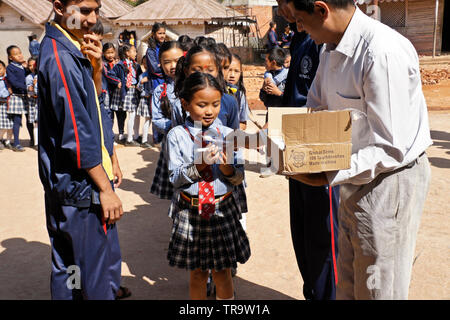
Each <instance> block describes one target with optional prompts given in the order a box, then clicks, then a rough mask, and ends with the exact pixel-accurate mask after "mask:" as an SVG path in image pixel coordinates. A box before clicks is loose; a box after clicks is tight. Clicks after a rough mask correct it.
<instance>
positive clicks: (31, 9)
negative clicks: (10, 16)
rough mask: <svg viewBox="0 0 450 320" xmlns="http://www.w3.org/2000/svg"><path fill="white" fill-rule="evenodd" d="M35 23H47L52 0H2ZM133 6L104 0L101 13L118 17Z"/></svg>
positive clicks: (103, 15) (119, 0) (51, 8)
mask: <svg viewBox="0 0 450 320" xmlns="http://www.w3.org/2000/svg"><path fill="white" fill-rule="evenodd" d="M2 2H4V3H5V4H7V5H9V6H10V7H12V8H13V9H14V10H16V11H17V12H19V13H20V14H21V15H23V16H24V17H26V18H28V19H29V20H31V21H32V22H33V23H35V24H43V23H45V22H46V21H47V20H48V18H49V17H50V14H51V13H52V10H53V5H52V0H2ZM132 8H133V7H132V6H130V5H129V4H127V3H125V2H123V1H121V0H102V7H101V9H100V15H101V16H102V17H104V18H107V19H116V18H118V17H120V16H122V15H124V14H127V13H128V12H130V11H131V9H132Z"/></svg>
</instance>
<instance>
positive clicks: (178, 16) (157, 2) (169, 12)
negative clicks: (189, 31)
mask: <svg viewBox="0 0 450 320" xmlns="http://www.w3.org/2000/svg"><path fill="white" fill-rule="evenodd" d="M233 12H234V11H233V10H232V9H229V8H227V7H225V6H224V5H222V4H220V3H218V2H216V1H215V0H189V1H180V0H163V1H162V0H149V1H147V2H144V3H143V4H141V5H139V6H137V7H136V8H134V9H133V10H132V11H131V12H130V13H128V14H126V15H124V16H122V17H120V18H119V19H117V20H116V21H117V23H119V24H120V25H127V24H131V23H134V24H140V23H142V24H147V23H148V24H153V23H154V22H162V21H165V22H166V23H167V24H178V22H183V23H186V22H188V21H189V22H191V23H193V24H198V23H203V22H204V21H211V19H212V18H219V17H220V18H222V17H231V16H233V14H234V13H233ZM236 15H241V14H239V13H236Z"/></svg>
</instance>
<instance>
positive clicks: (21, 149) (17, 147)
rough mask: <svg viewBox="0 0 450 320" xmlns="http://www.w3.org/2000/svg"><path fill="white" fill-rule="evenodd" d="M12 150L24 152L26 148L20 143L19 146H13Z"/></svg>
mask: <svg viewBox="0 0 450 320" xmlns="http://www.w3.org/2000/svg"><path fill="white" fill-rule="evenodd" d="M12 151H14V152H24V151H25V149H24V147H22V146H21V145H20V144H18V145H17V146H13V147H12Z"/></svg>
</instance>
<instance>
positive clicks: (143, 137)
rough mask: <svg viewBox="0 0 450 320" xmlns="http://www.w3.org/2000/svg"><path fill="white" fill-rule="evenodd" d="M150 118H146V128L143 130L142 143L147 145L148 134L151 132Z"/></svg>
mask: <svg viewBox="0 0 450 320" xmlns="http://www.w3.org/2000/svg"><path fill="white" fill-rule="evenodd" d="M150 123H151V120H150V118H145V122H144V128H143V129H142V143H146V142H147V141H148V132H149V131H150Z"/></svg>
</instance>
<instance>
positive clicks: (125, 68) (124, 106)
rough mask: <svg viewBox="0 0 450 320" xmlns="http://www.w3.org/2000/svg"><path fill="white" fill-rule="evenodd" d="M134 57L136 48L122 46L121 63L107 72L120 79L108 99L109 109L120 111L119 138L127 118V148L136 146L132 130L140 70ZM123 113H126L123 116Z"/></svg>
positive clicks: (133, 127)
mask: <svg viewBox="0 0 450 320" xmlns="http://www.w3.org/2000/svg"><path fill="white" fill-rule="evenodd" d="M136 55H137V53H136V48H135V47H134V46H130V45H127V44H124V45H123V46H122V47H120V49H119V56H120V58H121V61H120V62H119V63H117V64H116V65H115V66H114V68H113V69H112V70H111V71H110V72H108V75H111V76H112V77H115V78H117V79H120V84H119V85H118V86H117V88H116V90H114V92H113V94H112V96H111V97H110V109H111V110H113V111H117V112H118V111H122V113H121V114H120V115H119V114H118V125H119V137H120V134H123V129H124V125H125V117H128V122H127V141H126V143H125V145H128V146H136V145H137V143H136V142H135V141H134V140H133V134H135V133H136V131H138V130H136V131H135V130H134V129H135V126H137V124H136V123H135V120H136V109H137V107H138V104H139V92H138V91H137V89H136V87H137V85H138V79H139V76H140V75H141V73H142V70H141V67H140V65H139V64H137V63H136V62H135V60H136ZM123 112H126V113H125V114H123ZM136 129H138V127H137V128H136Z"/></svg>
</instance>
